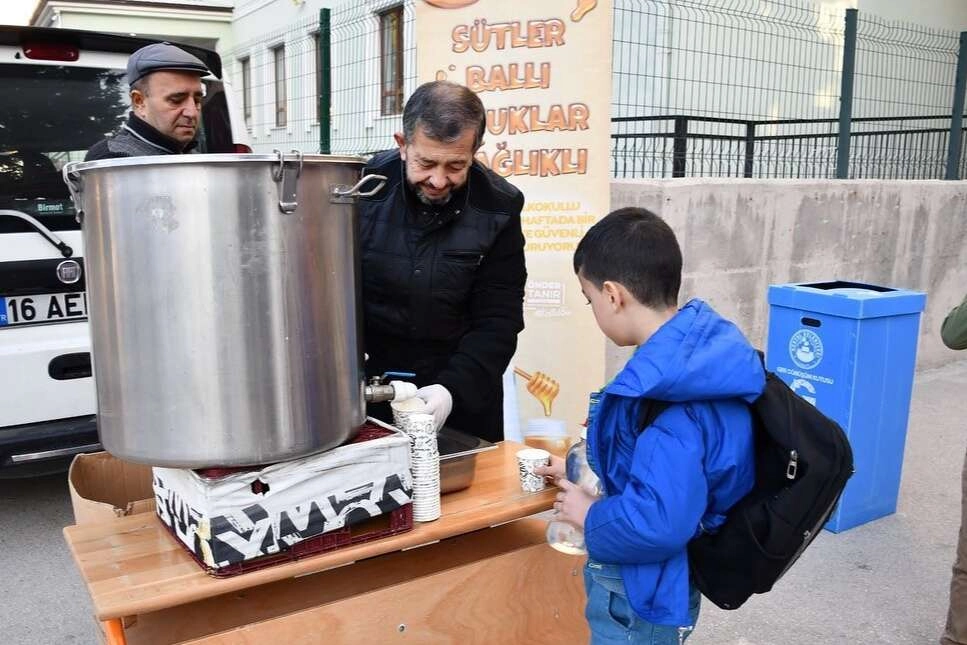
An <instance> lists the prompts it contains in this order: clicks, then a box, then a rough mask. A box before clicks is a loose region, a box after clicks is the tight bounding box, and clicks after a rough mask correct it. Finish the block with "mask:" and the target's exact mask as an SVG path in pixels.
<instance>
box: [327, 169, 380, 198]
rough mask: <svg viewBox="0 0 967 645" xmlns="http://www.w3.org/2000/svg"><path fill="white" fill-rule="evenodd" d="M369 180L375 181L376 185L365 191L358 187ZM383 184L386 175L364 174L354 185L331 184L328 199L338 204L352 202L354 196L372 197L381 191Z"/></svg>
mask: <svg viewBox="0 0 967 645" xmlns="http://www.w3.org/2000/svg"><path fill="white" fill-rule="evenodd" d="M371 180H376V181H377V184H376V186H375V187H374V188H371V189H370V190H367V191H366V192H362V191H360V188H362V187H363V186H364V185H365V184H367V183H369V182H370V181H371ZM385 185H386V177H384V176H383V175H365V176H364V177H363V178H362V179H360V180H359V181H357V182H356V185H355V186H352V187H349V186H344V185H341V184H340V185H338V186H333V187H332V191H331V192H330V194H329V198H330V199H329V201H331V202H336V203H339V204H347V203H352V201H353V199H354V198H356V197H372V196H373V195H375V194H376V193H378V192H379V191H381V190H382V189H383V186H385Z"/></svg>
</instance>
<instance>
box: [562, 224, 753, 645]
mask: <svg viewBox="0 0 967 645" xmlns="http://www.w3.org/2000/svg"><path fill="white" fill-rule="evenodd" d="M574 270H575V272H576V273H577V276H578V280H579V281H580V283H581V289H582V291H583V292H584V295H585V297H586V298H587V300H588V304H589V305H590V306H591V310H592V311H593V313H594V318H595V321H596V322H597V324H598V327H600V328H601V331H602V332H604V334H605V335H606V336H607V337H608V338H610V339H611V340H612V341H614V342H615V343H616V344H617V345H619V346H630V345H634V346H637V347H638V349H637V350H636V351H635V353H634V355H633V356H632V357H631V359H630V360H629V361H628V363H627V364H626V365H625V366H624V368H623V369H622V370H621V371H620V372H619V373H618V375H617V376H616V377H615V378H614V380H613V381H612V382H611V383H610V384H608V385H607V386H606V387H605V388H604V390H603V392H602V395H601V400H600V403H599V404H598V407H597V410H596V412H595V414H594V416H593V419H592V420H591V425H590V427H589V428H588V461H589V462H590V464H591V467H592V469H593V470H594V471H595V473H596V474H597V475H598V477H599V478H600V480H601V492H602V495H601V497H592V496H591V495H589V494H588V493H586V492H585V491H584V490H582V489H581V488H579V487H577V486H575V485H574V484H571V483H570V482H568V481H567V479H565V478H564V476H563V467H562V461H561V460H559V459H555V460H554V462H553V463H552V465H551V466H550V467H548V468H547V469H545V473H544V474H547V475H550V476H553V477H555V483H557V485H558V486H559V487H560V488H561V491H560V492H559V493H558V495H557V501H556V502H555V504H554V509H555V511H556V512H557V514H558V519H562V520H565V521H567V522H571V523H572V524H574V525H576V526H578V527H583V528H584V535H585V541H586V543H587V549H588V562H587V565H586V567H585V572H584V580H585V588H586V591H587V596H588V601H587V607H586V611H585V614H586V616H587V620H588V624H589V626H590V628H591V643H592V644H594V645H597V644H603V643H619V642H620V643H648V644H650V645H651V644H655V645H658V644H665V643H682V642H684V641H685V639H686V638H687V637H688V636H689V634H691V632H692V630H693V629H694V627H695V623H696V620H697V619H698V609H699V598H700V596H699V592H698V590H697V589H696V587H695V586H694V584H692V583H691V581H690V580H689V571H688V555H687V552H686V544H687V543H688V541H689V540H691V539H692V538H693V537H695V536H696V535H698V534H699V533H701V532H702V531H715V530H716V529H717V528H718V527H719V526H720V525H721V524H722V522H723V520H724V514H725V513H726V511H728V509H729V508H730V507H731V506H732V505H733V504H735V503H736V502H737V501H738V500H739V499H741V498H742V497H743V496H744V495H745V494H746V493H747V492H749V490H751V488H752V484H753V480H754V462H753V438H752V420H751V417H750V412H749V409H748V407H747V404H748V403H751V402H752V401H754V400H755V399H756V398H757V397H758V396H759V395H760V394H761V393H762V390H763V388H764V387H765V373H764V371H763V368H762V365H761V363H760V360H759V356H758V354H756V352H755V350H754V349H753V347H752V346H751V345H750V344H749V342H748V341H747V340H746V339H745V337H744V336H743V335H742V333H741V332H740V331H739V330H738V328H737V327H736V326H735V325H734V324H732V323H731V322H729V321H727V320H725V319H723V318H722V317H721V316H719V315H718V314H717V313H716V312H715V311H714V310H712V308H711V307H710V306H708V305H707V304H706V303H704V302H702V301H701V300H692V301H690V302H688V303H687V304H686V305H685V306H684V307H682V308H681V309H678V307H677V303H678V291H679V287H680V286H681V275H682V255H681V250H680V248H679V246H678V241H677V240H676V238H675V234H674V233H673V232H672V230H671V228H670V227H669V226H668V224H666V223H665V222H664V220H662V219H661V218H660V217H658V216H657V215H655V214H653V213H650V212H649V211H647V210H644V209H641V208H623V209H620V210H617V211H614V212H612V213H610V214H609V215H607V216H606V217H605V218H604V219H602V220H601V221H600V222H598V223H597V224H595V225H594V226H593V227H591V229H590V230H589V231H588V232H587V234H586V235H585V236H584V238H583V239H582V240H581V242H580V243H579V244H578V248H577V250H576V251H575V253H574ZM644 399H654V400H659V401H669V402H672V403H673V405H671V406H670V407H669V408H668V409H666V410H665V411H664V412H662V414H661V415H660V416H659V417H658V418H657V419H656V420H655V422H654V423H653V424H652V425H650V426H649V427H647V428H645V429H641V428H639V427H637V423H638V419H639V413H640V409H641V404H642V401H643V400H644Z"/></svg>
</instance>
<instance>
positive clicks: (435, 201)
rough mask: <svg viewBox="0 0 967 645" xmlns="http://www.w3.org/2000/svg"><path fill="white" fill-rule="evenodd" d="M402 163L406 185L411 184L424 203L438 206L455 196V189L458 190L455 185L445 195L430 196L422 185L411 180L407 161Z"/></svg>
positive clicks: (411, 188) (411, 187)
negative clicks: (407, 170) (407, 169)
mask: <svg viewBox="0 0 967 645" xmlns="http://www.w3.org/2000/svg"><path fill="white" fill-rule="evenodd" d="M401 163H402V166H403V180H404V181H405V182H406V185H407V186H409V188H410V190H411V191H413V194H414V195H416V198H417V199H418V200H420V202H421V203H422V204H425V205H426V206H434V207H437V206H446V205H447V204H448V203H449V202H450V199H451V198H452V197H453V191H454V190H456V187H455V186H451V187H450V190H449V192H447V194H446V195H444V196H443V197H430V196H429V195H427V194H426V193H424V192H423V189H422V188H421V187H420V185H419V184H414V183H413V182H412V181H410V176H409V174H407V172H406V162H404V161H401Z"/></svg>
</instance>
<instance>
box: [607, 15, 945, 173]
mask: <svg viewBox="0 0 967 645" xmlns="http://www.w3.org/2000/svg"><path fill="white" fill-rule="evenodd" d="M849 16H851V17H852V19H853V25H854V28H853V29H848V28H847V25H848V23H847V17H849ZM958 48H959V42H958V34H956V33H955V32H949V31H943V30H937V29H929V28H926V27H921V26H917V25H911V24H905V23H899V22H892V21H886V20H883V19H881V18H878V17H875V16H867V15H865V14H862V13H857V12H856V11H855V10H850V11H844V10H843V9H842V8H839V7H836V6H832V5H831V4H813V3H809V2H805V1H801V0H760V1H758V2H751V1H750V0H702V1H698V0H645V1H642V0H615V38H614V43H613V60H614V63H613V77H614V88H613V96H614V98H613V105H612V116H613V126H612V149H611V165H612V172H613V173H614V175H615V176H617V177H684V176H723V177H803V178H806V177H810V178H831V177H836V176H841V177H854V178H911V179H912V178H941V177H944V175H945V166H946V163H947V149H948V143H949V131H950V128H951V106H952V105H953V98H954V83H955V75H956V64H957V55H958ZM847 54H849V55H850V56H852V60H853V61H854V64H853V66H852V68H851V67H850V65H849V64H848V63H849V60H848V58H849V57H848V56H847ZM922 115H927V116H922ZM938 115H939V116H938ZM841 124H845V127H841ZM962 136H963V135H962V134H961V137H962ZM841 154H842V155H844V157H843V159H838V157H839V156H840V155H841ZM955 165H957V166H959V165H962V164H956V160H955Z"/></svg>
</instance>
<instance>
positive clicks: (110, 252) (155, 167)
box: [64, 153, 383, 468]
mask: <svg viewBox="0 0 967 645" xmlns="http://www.w3.org/2000/svg"><path fill="white" fill-rule="evenodd" d="M362 167H363V162H362V160H360V159H358V158H351V157H330V156H305V157H302V156H301V155H298V154H293V155H285V156H283V155H282V154H281V153H278V154H276V155H183V156H159V157H140V158H131V159H111V160H104V161H93V162H86V163H73V164H68V166H67V167H66V168H65V169H64V176H65V179H66V180H67V181H68V184H69V185H70V187H71V190H72V193H74V198H75V202H76V203H77V206H78V208H79V209H80V210H81V211H82V214H81V215H80V216H79V217H80V218H81V219H82V230H83V238H84V247H85V250H84V256H85V262H86V266H87V272H88V275H87V285H88V311H89V318H90V323H91V336H92V339H91V340H92V347H93V359H94V360H93V362H94V376H95V382H96V384H97V399H98V427H99V431H100V435H101V440H102V442H103V444H104V447H105V448H106V449H107V450H108V451H109V452H111V453H112V454H114V455H117V456H118V457H121V458H124V459H129V460H131V461H136V462H141V463H148V464H154V465H164V466H174V467H186V468H187V467H191V468H200V467H210V466H234V465H249V464H261V463H268V462H275V461H280V460H285V459H292V458H295V457H300V456H303V455H306V454H310V453H313V452H318V451H321V450H325V449H328V448H331V447H334V446H336V445H338V444H340V443H342V442H344V441H345V440H347V439H348V438H349V437H350V436H352V435H353V434H354V432H355V431H356V429H357V428H358V427H359V426H360V425H361V424H362V422H363V421H364V418H365V402H364V399H363V397H364V394H363V390H364V387H365V384H364V381H363V378H364V377H363V366H362V350H361V333H360V328H359V324H358V323H359V318H358V313H357V312H358V311H359V282H358V261H359V259H358V257H357V253H356V248H357V240H356V212H355V199H354V197H355V196H357V195H359V194H360V193H359V191H360V190H362V189H367V190H370V191H372V190H375V189H378V188H379V185H380V183H381V180H382V179H383V178H381V177H378V178H376V179H372V178H371V177H367V178H365V179H363V180H362V181H361V180H360V173H361V169H362ZM361 187H362V188H361Z"/></svg>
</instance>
